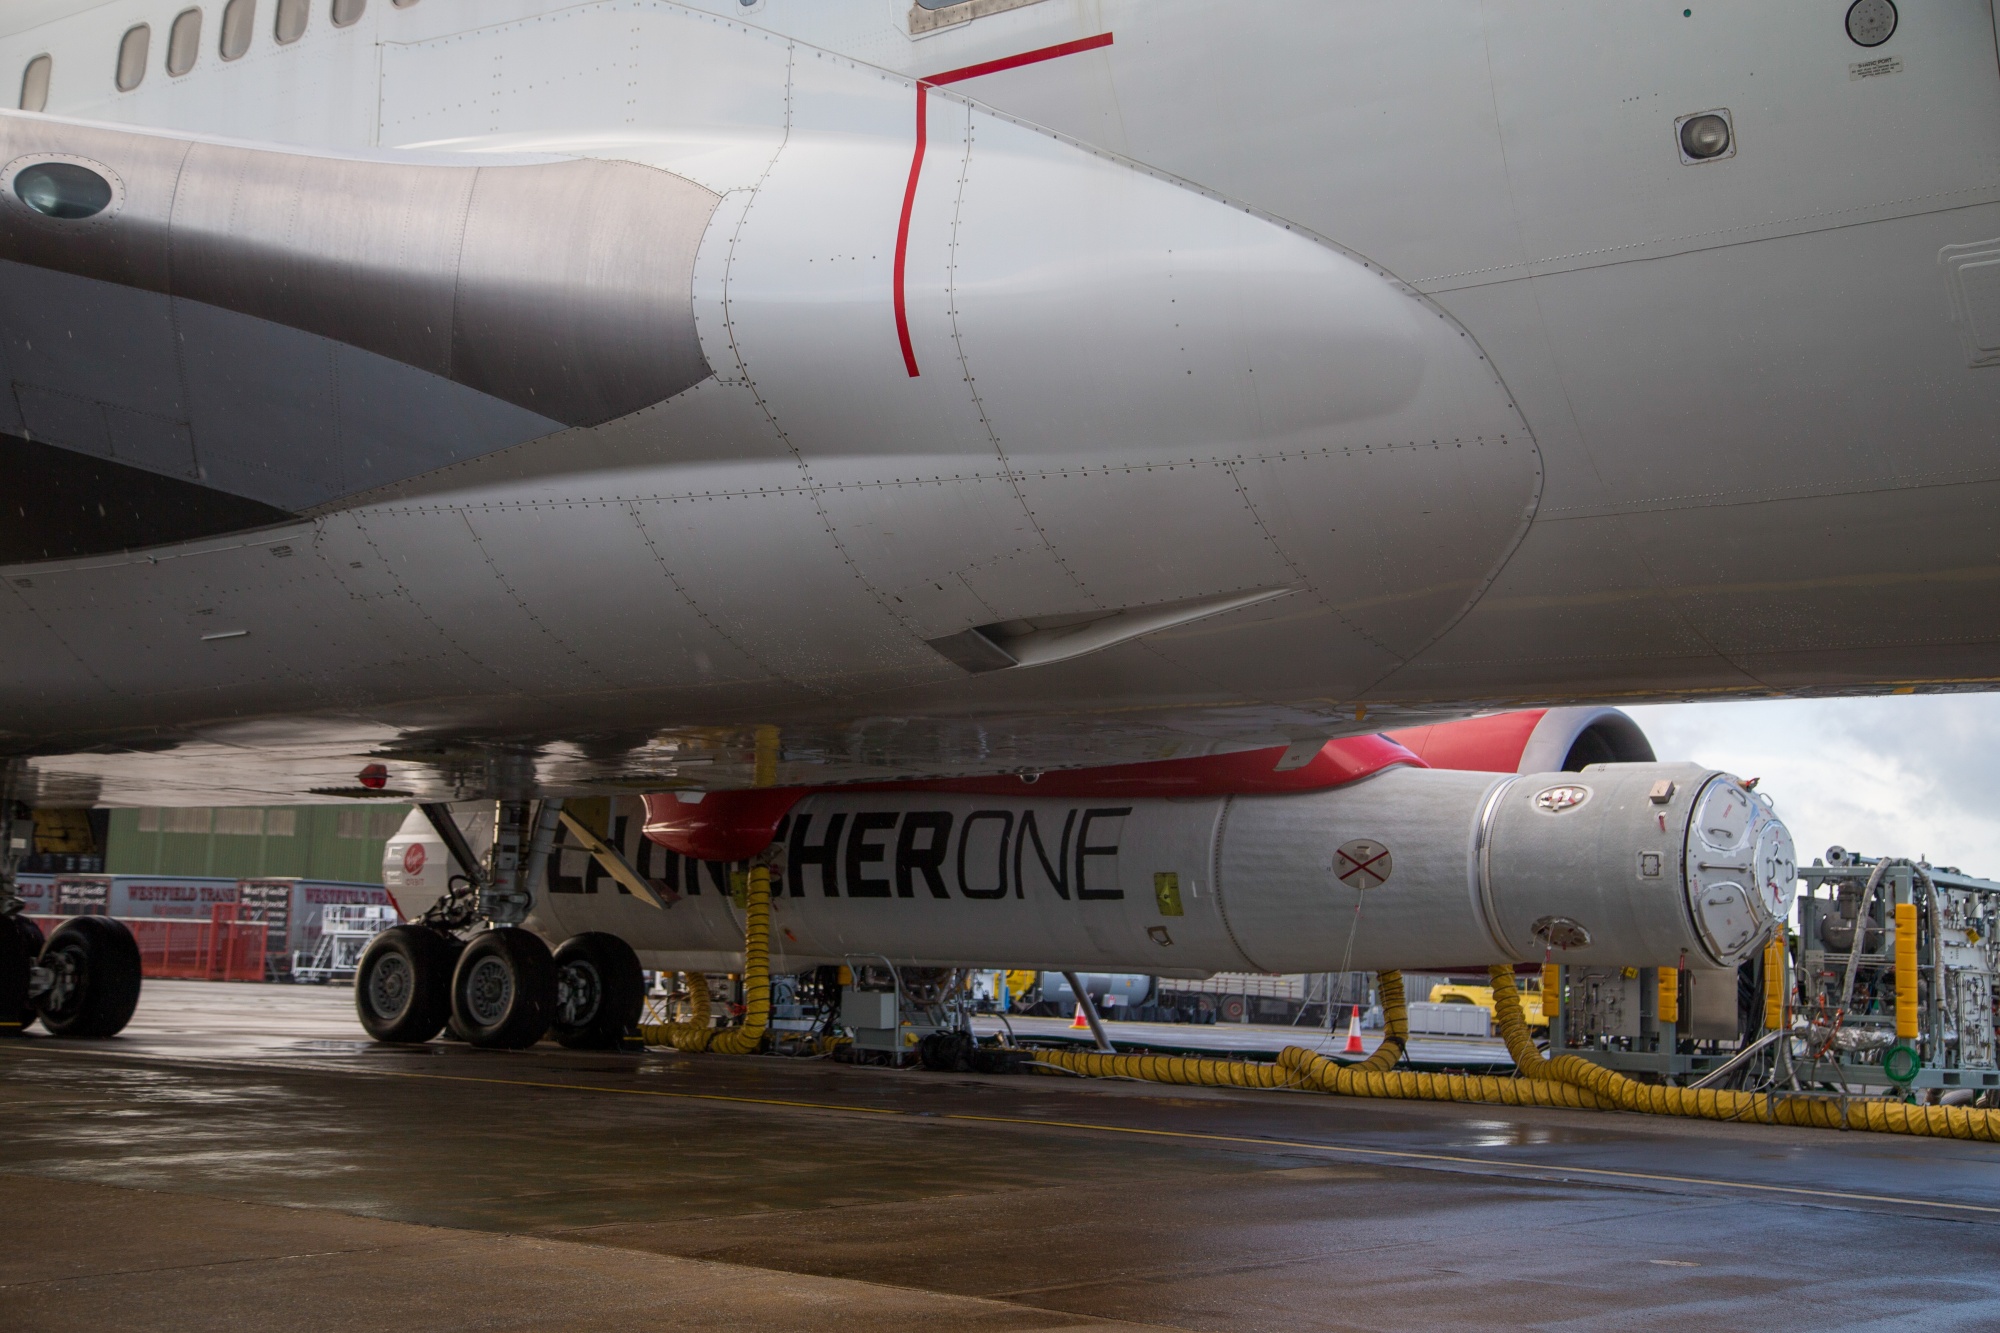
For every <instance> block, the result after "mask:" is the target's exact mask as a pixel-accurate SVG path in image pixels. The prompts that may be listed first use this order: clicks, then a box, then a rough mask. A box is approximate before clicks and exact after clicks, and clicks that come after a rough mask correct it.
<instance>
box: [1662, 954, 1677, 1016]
mask: <svg viewBox="0 0 2000 1333" xmlns="http://www.w3.org/2000/svg"><path fill="white" fill-rule="evenodd" d="M1680 1021H1681V970H1680V969H1679V968H1678V967H1663V968H1661V969H1660V1023H1661V1024H1662V1025H1663V1026H1665V1027H1672V1026H1673V1025H1675V1024H1676V1023H1678V1022H1680Z"/></svg>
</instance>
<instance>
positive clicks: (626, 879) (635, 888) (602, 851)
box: [557, 810, 666, 909]
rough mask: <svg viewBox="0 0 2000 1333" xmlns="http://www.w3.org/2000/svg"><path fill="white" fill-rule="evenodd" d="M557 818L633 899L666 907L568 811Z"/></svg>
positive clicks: (643, 881)
mask: <svg viewBox="0 0 2000 1333" xmlns="http://www.w3.org/2000/svg"><path fill="white" fill-rule="evenodd" d="M557 817H558V818H560V819H561V820H562V822H563V827H564V828H566V829H568V830H569V833H570V836H571V837H572V838H575V839H576V840H577V841H578V842H580V843H582V844H583V847H584V850H585V851H587V852H589V853H590V854H591V855H592V856H594V857H596V858H597V864H599V865H601V866H603V867H604V873H605V874H607V875H609V876H611V878H613V879H615V880H617V881H618V882H619V883H620V884H623V885H624V886H625V887H626V888H627V889H628V890H630V891H631V894H632V896H633V897H634V898H637V899H638V900H639V901H640V902H642V903H646V904H648V905H650V906H653V907H658V908H662V909H664V908H665V907H666V904H665V903H663V902H661V901H660V898H659V895H658V894H656V893H654V892H653V886H652V885H650V884H648V883H646V881H645V880H643V879H641V878H639V875H638V872H637V871H635V870H633V869H632V867H631V866H628V865H626V864H625V858H624V857H622V856H620V855H619V854H618V853H617V852H615V851H613V850H612V849H611V846H610V844H609V843H607V842H605V841H604V839H602V838H600V837H598V836H597V835H596V834H595V833H592V832H591V831H590V830H589V829H587V828H585V827H584V826H583V825H582V824H580V823H578V822H577V820H576V819H575V818H574V817H573V816H572V815H571V814H570V812H569V811H567V810H564V811H563V812H562V813H561V814H560V815H559V816H557Z"/></svg>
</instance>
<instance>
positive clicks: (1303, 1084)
mask: <svg viewBox="0 0 2000 1333" xmlns="http://www.w3.org/2000/svg"><path fill="white" fill-rule="evenodd" d="M1508 980H1509V984H1510V985H1511V983H1512V980H1513V978H1512V974H1511V973H1510V974H1509V977H1508ZM1378 984H1379V986H1380V989H1381V995H1382V1017H1383V1029H1384V1035H1383V1038H1382V1044H1381V1045H1379V1046H1377V1047H1376V1048H1375V1050H1374V1051H1373V1052H1372V1053H1371V1054H1370V1055H1369V1056H1368V1058H1367V1059H1365V1060H1361V1061H1358V1062H1356V1063H1354V1064H1351V1065H1344V1064H1341V1063H1340V1062H1339V1061H1338V1060H1329V1059H1327V1058H1326V1057H1325V1056H1323V1055H1320V1054H1318V1053H1317V1052H1314V1051H1309V1050H1307V1049H1305V1048H1304V1047H1303V1046H1287V1047H1286V1048H1285V1049H1284V1050H1282V1051H1280V1052H1278V1059H1277V1062H1276V1063H1275V1064H1263V1063H1259V1062H1253V1061H1249V1060H1211V1059H1201V1058H1198V1057H1191V1056H1177V1055H1103V1054H1100V1053H1098V1052H1095V1051H1040V1052H1037V1053H1036V1057H1035V1059H1036V1063H1037V1064H1038V1065H1042V1066H1046V1067H1051V1068H1055V1069H1066V1070H1068V1071H1069V1072H1071V1073H1073V1074H1082V1075H1085V1076H1086V1077H1091V1078H1137V1079H1146V1080H1149V1081H1151V1082H1154V1083H1178V1084H1183V1085H1192V1086H1196V1087H1206V1088H1315V1089H1318V1090H1319V1091H1321V1092H1331V1093H1336V1094H1338V1095H1340V1096H1345V1097H1393V1098H1400V1099H1403V1100H1406V1101H1431V1102H1498V1103H1500V1104H1501V1105H1503V1106H1568V1107H1587V1108H1592V1109H1595V1108H1598V1107H1600V1106H1603V1105H1605V1104H1606V1103H1604V1102H1603V1101H1602V1100H1601V1099H1600V1098H1599V1097H1598V1096H1597V1094H1595V1093H1592V1092H1589V1091H1587V1090H1585V1089H1582V1088H1576V1087H1572V1086H1570V1085H1568V1084H1564V1083H1552V1082H1548V1081H1546V1080H1541V1079H1532V1078H1493V1077H1490V1076H1487V1075H1480V1074H1419V1073H1414V1072H1411V1071H1408V1070H1398V1069H1396V1068H1395V1065H1396V1064H1397V1062H1398V1061H1400V1060H1401V1059H1402V1058H1403V1048H1404V1046H1405V1044H1406V1043H1407V1042H1408V1040H1409V1033H1410V1025H1409V1011H1408V1009H1407V1008H1406V1007H1405V1006H1404V1002H1403V977H1402V974H1401V973H1398V972H1384V973H1383V974H1382V975H1381V977H1380V978H1378ZM1519 1009H1520V1001H1519V999H1518V998H1516V1000H1515V1010H1516V1012H1517V1013H1518V1011H1519Z"/></svg>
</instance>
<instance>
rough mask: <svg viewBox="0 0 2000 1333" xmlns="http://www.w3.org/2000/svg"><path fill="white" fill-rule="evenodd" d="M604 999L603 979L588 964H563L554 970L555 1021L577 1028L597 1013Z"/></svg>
mask: <svg viewBox="0 0 2000 1333" xmlns="http://www.w3.org/2000/svg"><path fill="white" fill-rule="evenodd" d="M603 998H604V982H603V980H602V979H601V978H600V977H599V976H598V975H597V969H596V968H594V967H592V966H591V965H590V964H589V963H585V962H573V963H567V964H565V965H564V966H563V967H562V968H561V969H560V970H558V971H557V973H556V1020H557V1021H558V1022H560V1023H561V1024H563V1025H564V1026H565V1027H573V1028H580V1027H582V1026H584V1025H585V1024H587V1023H589V1022H590V1020H591V1019H593V1018H595V1017H596V1016H597V1006H598V1005H599V1004H600V1003H601V1002H602V1001H603Z"/></svg>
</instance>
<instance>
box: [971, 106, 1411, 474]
mask: <svg viewBox="0 0 2000 1333" xmlns="http://www.w3.org/2000/svg"><path fill="white" fill-rule="evenodd" d="M986 128H987V127H986V126H985V125H984V124H983V123H982V125H981V126H980V129H981V135H982V137H981V138H980V140H979V142H978V144H977V145H976V146H975V148H974V150H973V151H972V152H971V153H970V154H969V155H968V156H967V158H966V160H965V163H964V179H963V182H962V186H961V188H960V190H959V191H958V197H957V198H956V199H954V200H953V201H952V202H953V204H954V205H955V207H954V213H953V217H952V219H951V223H950V239H949V243H948V249H947V251H946V263H945V265H944V266H943V271H942V272H941V273H938V274H937V277H938V279H939V280H940V287H941V290H937V291H936V292H935V293H934V295H933V298H932V299H934V300H937V301H939V302H940V303H941V304H942V305H943V307H944V309H945V310H946V311H947V312H948V322H949V325H950V330H949V336H950V337H951V338H952V340H953V342H954V344H955V345H954V347H953V350H954V351H955V352H957V353H959V354H961V355H962V357H963V361H964V366H965V370H966V373H968V374H970V375H972V376H974V377H976V378H977V380H978V383H979V384H980V386H981V388H982V391H985V392H990V393H992V394H993V395H995V396H996V397H1004V398H1005V400H1006V403H1007V406H1008V410H1009V412H1010V414H1012V420H1011V422H1010V426H1011V429H1012V431H1013V433H1014V434H1015V436H1016V438H1017V440H1019V439H1020V438H1021V437H1022V436H1023V435H1024V434H1025V435H1026V437H1027V438H1028V440H1031V441H1036V442H1041V443H1045V444H1047V445H1048V446H1049V447H1051V448H1062V447H1064V446H1065V445H1067V444H1069V443H1071V442H1072V441H1073V436H1074V433H1075V431H1076V430H1077V427H1078V423H1079V422H1086V423H1088V426H1087V429H1089V430H1090V431H1091V432H1092V434H1093V441H1094V442H1095V443H1098V444H1104V443H1108V442H1110V441H1111V440H1124V441H1127V442H1129V443H1131V444H1132V445H1134V446H1135V447H1144V448H1146V449H1147V450H1148V451H1149V452H1151V451H1157V450H1158V449H1160V448H1161V447H1162V446H1166V447H1172V446H1174V445H1186V446H1188V447H1194V448H1203V449H1213V448H1216V447H1218V446H1229V445H1237V444H1242V445H1250V444H1253V443H1258V442H1265V441H1272V440H1282V439H1285V438H1287V437H1292V436H1297V435H1300V434H1303V433H1307V432H1311V431H1314V430H1316V429H1320V428H1324V427H1327V426H1330V425H1335V424H1339V423H1345V422H1354V421H1361V420H1365V419H1367V418H1370V417H1376V416H1381V415H1384V414H1387V413H1390V412H1393V411H1395V410H1396V409H1398V408H1400V407H1402V406H1404V405H1405V404H1407V403H1408V402H1409V401H1410V400H1411V399H1412V397H1413V396H1414V395H1415V394H1416V393H1417V390H1418V387H1419V385H1420V384H1421V382H1422V380H1423V376H1424V363H1425V353H1424V342H1423V333H1422V329H1421V326H1420V324H1419V320H1420V318H1421V311H1420V308H1419V306H1418V303H1417V301H1416V299H1415V298H1414V297H1412V296H1411V295H1409V294H1407V293H1406V292H1404V291H1403V290H1402V289H1400V288H1399V287H1398V286H1397V285H1395V284H1394V283H1393V282H1392V281H1391V280H1389V279H1387V278H1386V277H1385V276H1384V275H1382V274H1381V273H1379V272H1377V271H1374V270H1372V269H1371V268H1369V267H1368V266H1367V265H1365V264H1363V263H1362V262H1360V261H1357V260H1355V259H1353V258H1351V257H1349V256H1348V255H1346V254H1343V253H1342V252H1340V251H1338V250H1336V249H1334V248H1332V247H1331V246H1329V245H1326V244H1323V243H1321V242H1319V241H1317V240H1314V239H1311V238H1309V237H1307V236H1305V235H1302V234H1301V233H1299V232H1297V231H1295V230H1291V229H1288V228H1286V227H1285V226H1283V225H1281V224H1279V223H1275V222H1271V221H1267V220H1265V219H1263V218H1260V217H1257V216H1255V215H1253V214H1251V213H1249V212H1247V211H1245V210H1244V209H1242V208H1240V207H1233V206H1231V205H1229V204H1226V203H1224V202H1222V201H1220V200H1218V199H1215V198H1212V197H1209V196H1207V195H1204V194H1201V193H1198V192H1197V191H1195V190H1192V189H1189V188H1187V187H1184V186H1181V185H1177V184H1173V183H1171V182H1168V181H1164V180H1160V179H1157V178H1155V177H1152V176H1149V175H1146V174H1144V173H1142V172H1140V171H1136V170H1133V169H1131V168H1128V167H1125V166H1123V165H1121V164H1118V163H1115V162H1112V161H1109V160H1106V159H1104V158H1102V157H1098V156H1093V155H1091V154H1089V153H1086V152H1083V151H1080V150H1079V149H1077V148H1074V147H1072V146H1070V145H1067V144H1063V143H1059V142H1057V141H1055V140H1053V139H1048V138H1045V137H1043V136H1039V135H1035V134H1032V133H1029V132H1027V131H1025V130H1021V129H1020V128H1019V127H1015V126H996V127H994V129H995V133H994V134H992V135H987V134H986ZM994 139H998V140H1000V142H999V143H997V144H995V143H993V142H992V140H994ZM940 331H943V330H940ZM952 368H953V369H956V368H957V367H955V366H954V367H952Z"/></svg>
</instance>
